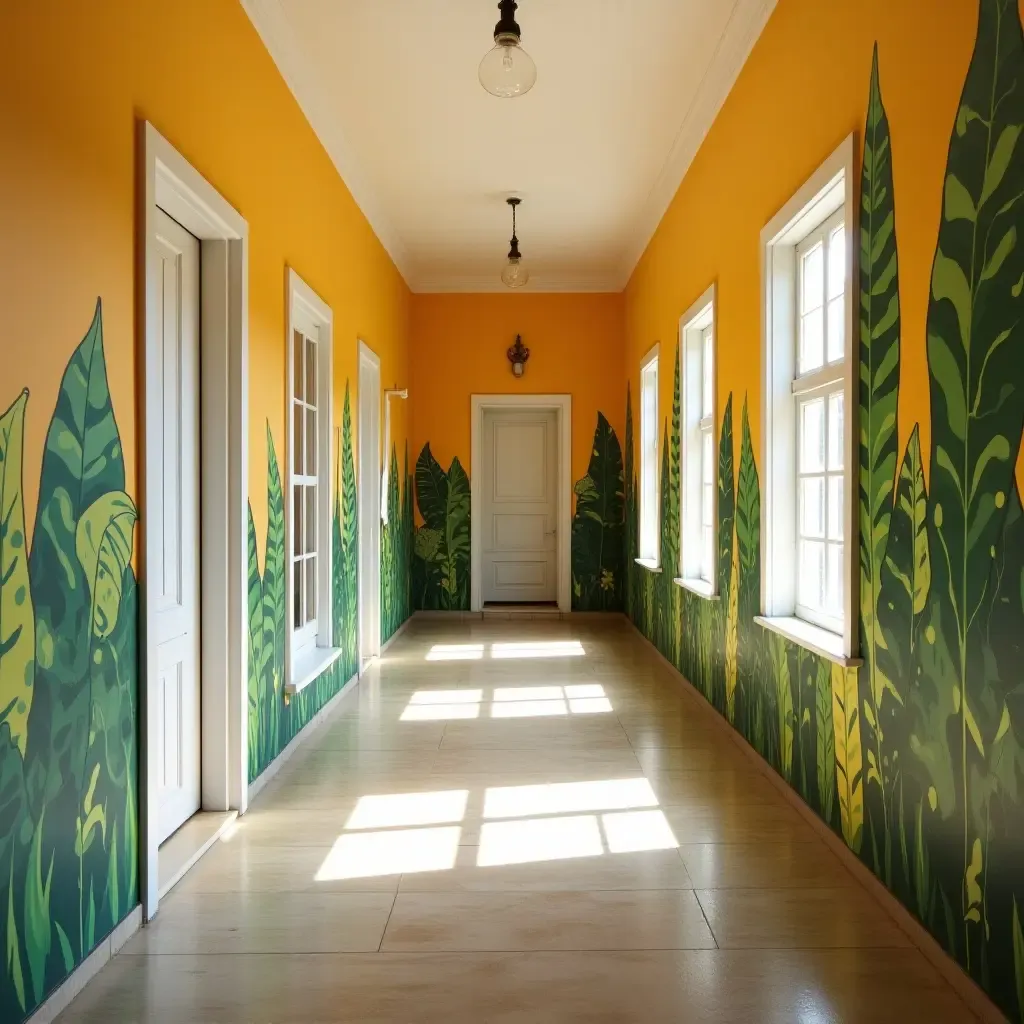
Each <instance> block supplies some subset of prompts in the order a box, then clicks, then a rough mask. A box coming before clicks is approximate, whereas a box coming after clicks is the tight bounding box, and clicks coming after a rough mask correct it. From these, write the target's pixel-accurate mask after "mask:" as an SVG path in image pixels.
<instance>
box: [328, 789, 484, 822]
mask: <svg viewBox="0 0 1024 1024" xmlns="http://www.w3.org/2000/svg"><path fill="white" fill-rule="evenodd" d="M468 800H469V790H468V789H450V790H438V791H437V792H432V793H387V794H384V795H382V796H363V797H360V798H359V802H358V803H357V804H356V806H355V809H354V810H353V811H352V813H351V814H350V815H349V818H348V821H346V822H345V828H346V829H366V828H394V827H396V826H401V825H441V824H447V823H449V822H459V821H462V819H463V818H464V817H465V816H466V802H467V801H468Z"/></svg>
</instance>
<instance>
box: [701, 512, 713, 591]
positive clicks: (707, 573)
mask: <svg viewBox="0 0 1024 1024" xmlns="http://www.w3.org/2000/svg"><path fill="white" fill-rule="evenodd" d="M703 540H704V552H703V556H702V558H701V565H700V575H701V579H705V580H707V581H708V582H709V583H710V582H711V566H712V564H713V562H714V550H713V548H714V531H713V530H712V528H711V527H710V526H705V527H704V538H703Z"/></svg>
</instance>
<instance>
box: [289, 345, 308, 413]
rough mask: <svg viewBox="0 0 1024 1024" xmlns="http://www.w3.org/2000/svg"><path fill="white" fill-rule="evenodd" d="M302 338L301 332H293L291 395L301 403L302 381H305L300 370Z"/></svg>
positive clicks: (302, 393)
mask: <svg viewBox="0 0 1024 1024" xmlns="http://www.w3.org/2000/svg"><path fill="white" fill-rule="evenodd" d="M303 341H304V339H303V337H302V332H301V331H295V332H294V335H293V337H292V355H293V357H294V363H293V366H292V394H293V396H294V397H295V398H297V399H299V401H300V402H301V401H302V398H303V395H304V391H303V386H302V385H303V381H304V380H305V374H304V373H303V369H302V347H303Z"/></svg>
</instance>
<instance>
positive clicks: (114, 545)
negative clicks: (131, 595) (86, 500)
mask: <svg viewBox="0 0 1024 1024" xmlns="http://www.w3.org/2000/svg"><path fill="white" fill-rule="evenodd" d="M137 519H138V512H137V511H136V508H135V502H133V501H132V499H131V498H130V497H128V495H127V494H125V493H124V491H110V492H108V493H107V494H104V495H102V496H101V497H99V498H97V499H96V501H94V502H93V503H92V504H91V505H90V506H89V507H88V508H87V509H86V510H85V512H83V513H82V517H81V519H79V521H78V529H77V530H76V532H75V550H76V552H77V554H78V560H79V562H80V563H81V565H82V569H83V570H84V571H85V578H86V580H87V582H88V585H89V598H90V601H91V610H90V616H89V618H90V622H91V623H92V630H93V635H94V636H95V637H97V638H98V639H100V640H105V639H106V638H107V637H108V636H110V634H111V632H112V631H113V629H114V625H115V624H116V622H117V613H118V609H119V608H120V606H121V586H122V583H123V581H124V574H125V570H126V569H127V568H128V566H129V565H130V564H131V558H132V539H133V535H134V531H135V523H136V520H137Z"/></svg>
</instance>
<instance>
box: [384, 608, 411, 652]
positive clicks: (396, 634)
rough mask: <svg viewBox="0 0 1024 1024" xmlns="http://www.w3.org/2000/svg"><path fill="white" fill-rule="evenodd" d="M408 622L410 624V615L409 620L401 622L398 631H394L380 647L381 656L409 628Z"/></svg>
mask: <svg viewBox="0 0 1024 1024" xmlns="http://www.w3.org/2000/svg"><path fill="white" fill-rule="evenodd" d="M414 614H415V613H414ZM410 622H412V615H410V616H409V618H407V619H406V620H405V622H403V623H402V624H401V625H400V626H399V627H398V629H396V630H395V631H394V633H392V634H391V636H389V637H388V638H387V640H385V641H384V643H382V644H381V645H380V653H381V654H383V653H384V652H385V651H386V650H387V649H388V648H389V647H390V646H391V645H392V644H393V643H394V642H395V641H396V640H397V639H398V638H399V637H400V636H401V635H402V634H403V633H404V632H405V631H406V629H408V628H409V623H410Z"/></svg>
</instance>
